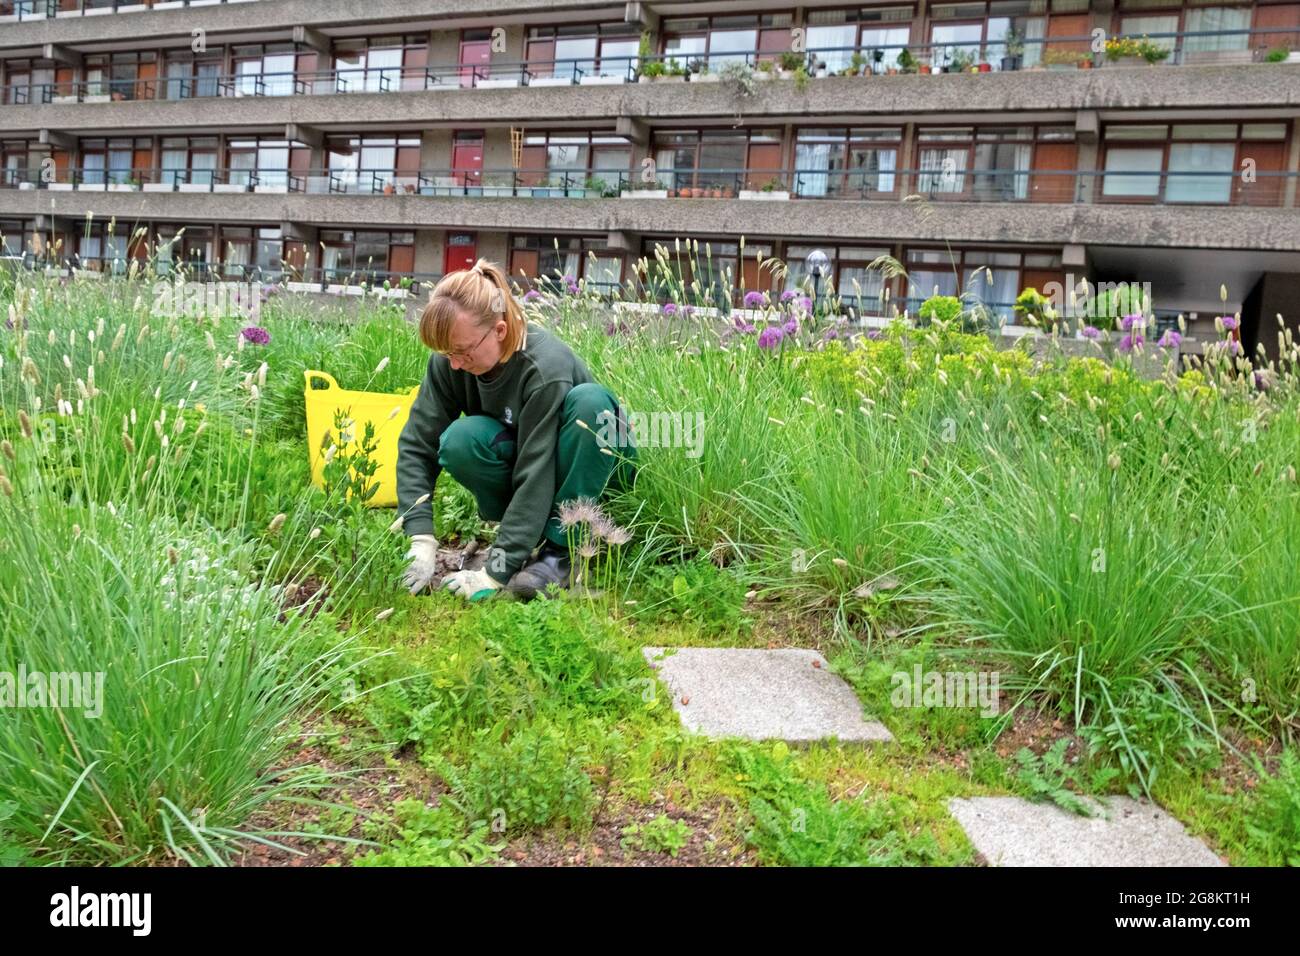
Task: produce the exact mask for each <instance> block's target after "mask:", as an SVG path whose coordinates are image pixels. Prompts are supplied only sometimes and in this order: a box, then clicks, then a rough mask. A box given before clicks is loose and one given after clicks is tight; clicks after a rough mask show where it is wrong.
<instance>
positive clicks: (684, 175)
mask: <svg viewBox="0 0 1300 956" xmlns="http://www.w3.org/2000/svg"><path fill="white" fill-rule="evenodd" d="M780 145H781V133H780V131H779V130H775V129H749V130H743V129H742V130H712V129H710V130H677V131H663V132H660V133H657V134H656V135H655V150H654V157H655V167H656V169H657V171H658V175H659V181H660V182H661V183H662V184H664V186H665V187H666V188H668V189H681V188H710V187H713V186H717V187H719V188H729V189H737V188H751V189H752V188H759V187H760V186H761V185H762V184H763V183H765V182H766V181H767V180H768V179H771V178H772V176H773V175H775V174H776V173H777V172H779V171H780V167H781V159H780V152H781V150H780ZM744 170H748V172H743V171H744Z"/></svg>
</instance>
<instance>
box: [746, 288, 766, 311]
mask: <svg viewBox="0 0 1300 956" xmlns="http://www.w3.org/2000/svg"><path fill="white" fill-rule="evenodd" d="M766 301H767V296H766V295H764V294H763V293H762V292H758V291H753V292H746V293H745V308H747V309H761V308H762V307H763V303H764V302H766Z"/></svg>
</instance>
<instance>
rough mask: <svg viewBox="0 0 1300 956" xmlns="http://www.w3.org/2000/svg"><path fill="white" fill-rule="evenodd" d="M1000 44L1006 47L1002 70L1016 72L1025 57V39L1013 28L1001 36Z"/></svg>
mask: <svg viewBox="0 0 1300 956" xmlns="http://www.w3.org/2000/svg"><path fill="white" fill-rule="evenodd" d="M1002 42H1003V43H1004V44H1005V45H1006V48H1007V52H1006V55H1005V56H1004V57H1002V69H1003V70H1018V69H1020V64H1021V63H1022V62H1023V61H1024V56H1025V37H1024V34H1022V33H1021V32H1020V31H1019V30H1017V29H1016V28H1015V27H1012V28H1011V29H1009V30H1007V32H1006V35H1005V36H1003V38H1002Z"/></svg>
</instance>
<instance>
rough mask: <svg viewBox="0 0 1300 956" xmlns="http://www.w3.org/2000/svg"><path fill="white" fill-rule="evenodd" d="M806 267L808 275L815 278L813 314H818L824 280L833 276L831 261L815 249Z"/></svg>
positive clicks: (810, 254)
mask: <svg viewBox="0 0 1300 956" xmlns="http://www.w3.org/2000/svg"><path fill="white" fill-rule="evenodd" d="M804 266H805V268H806V269H807V271H808V274H809V275H810V276H812V277H813V313H814V314H816V312H817V304H818V302H819V301H820V300H821V288H822V279H824V278H826V277H828V276H829V275H830V274H831V260H830V257H829V256H828V255H826V253H824V252H822V251H821V250H820V249H814V250H813V251H812V252H810V253H808V258H807V259H805V260H804Z"/></svg>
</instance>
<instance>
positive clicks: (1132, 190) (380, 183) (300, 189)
mask: <svg viewBox="0 0 1300 956" xmlns="http://www.w3.org/2000/svg"><path fill="white" fill-rule="evenodd" d="M51 172H53V171H47V172H46V173H45V174H44V175H43V174H42V171H41V169H39V168H37V167H22V168H10V169H4V170H0V188H9V189H23V190H31V189H47V190H65V191H71V190H76V191H82V192H104V191H108V192H138V191H144V192H183V193H245V192H252V193H306V194H311V195H362V196H381V195H394V196H408V197H417V196H418V197H441V198H453V197H459V198H517V199H584V200H585V199H601V198H604V199H611V198H616V197H620V196H625V197H628V198H655V199H678V198H685V199H742V200H828V199H829V200H840V201H855V202H863V201H877V202H880V201H897V200H900V199H902V198H903V197H905V196H920V197H922V198H923V199H925V200H926V201H929V202H935V203H950V202H962V203H1030V204H1034V203H1055V204H1080V203H1086V204H1090V205H1110V204H1127V205H1142V204H1147V205H1152V204H1155V205H1171V206H1172V205H1206V206H1251V207H1274V208H1278V207H1283V206H1293V205H1294V204H1295V201H1296V193H1297V188H1296V186H1295V185H1294V184H1295V183H1296V181H1297V179H1300V173H1295V172H1272V171H1258V170H1257V171H1254V172H1253V173H1252V174H1250V175H1249V176H1247V175H1246V174H1245V173H1244V172H1243V171H1241V170H1223V171H1217V172H1216V171H1204V170H1104V169H1103V170H1077V169H1064V170H1061V169H944V168H941V167H928V168H919V169H877V170H873V171H858V170H847V171H846V170H826V169H806V168H800V169H786V170H773V169H731V168H725V169H724V168H719V169H705V168H700V169H680V170H678V169H659V170H657V171H656V175H655V178H654V179H653V180H652V181H650V182H646V181H644V174H643V171H642V170H640V169H632V170H598V171H594V172H593V171H589V170H585V169H570V170H557V169H552V170H537V171H531V172H530V171H520V170H516V169H508V170H505V169H436V170H420V171H418V172H400V171H394V170H389V169H363V170H310V171H306V172H304V171H301V170H299V171H294V170H289V169H245V168H239V169H189V170H186V169H126V168H120V169H100V168H90V169H86V168H74V169H64V170H59V171H57V172H53V175H50V173H51Z"/></svg>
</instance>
